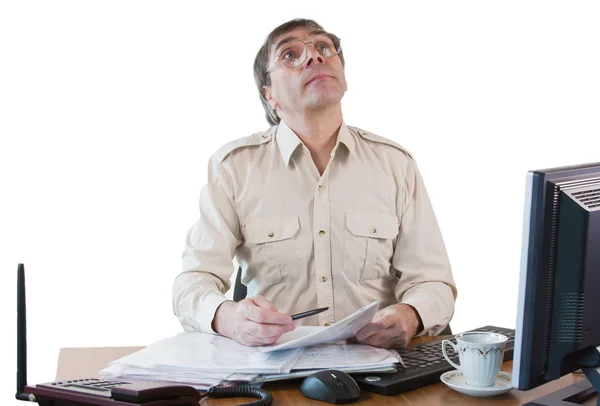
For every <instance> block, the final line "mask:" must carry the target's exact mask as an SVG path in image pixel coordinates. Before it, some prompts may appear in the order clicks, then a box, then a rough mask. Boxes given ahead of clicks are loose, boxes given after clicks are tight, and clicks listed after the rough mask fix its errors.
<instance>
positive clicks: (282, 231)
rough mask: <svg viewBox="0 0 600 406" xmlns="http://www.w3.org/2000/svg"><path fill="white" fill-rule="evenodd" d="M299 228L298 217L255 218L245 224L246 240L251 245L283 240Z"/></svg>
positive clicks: (291, 235)
mask: <svg viewBox="0 0 600 406" xmlns="http://www.w3.org/2000/svg"><path fill="white" fill-rule="evenodd" d="M299 228H300V223H299V222H298V216H287V217H281V216H273V217H257V218H254V219H252V220H250V222H249V223H248V224H246V239H247V240H248V242H250V243H253V244H260V243H264V242H273V241H280V240H285V239H286V238H291V237H293V236H294V235H295V234H296V233H297V232H298V229H299Z"/></svg>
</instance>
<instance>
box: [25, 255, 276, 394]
mask: <svg viewBox="0 0 600 406" xmlns="http://www.w3.org/2000/svg"><path fill="white" fill-rule="evenodd" d="M15 397H16V398H17V399H18V400H24V401H30V402H37V403H38V404H39V405H40V406H79V405H96V406H198V402H199V401H200V400H201V399H202V398H204V397H210V398H225V397H252V398H258V399H260V400H257V401H254V402H251V403H247V404H246V405H248V406H269V405H271V404H272V402H273V397H272V396H271V394H270V393H269V392H267V391H265V390H263V389H259V388H254V387H247V386H234V387H212V388H210V389H209V390H208V391H206V392H205V393H203V394H200V393H199V392H198V391H197V390H196V389H195V388H194V387H192V386H190V385H179V384H176V383H173V382H128V381H127V380H101V379H96V378H82V379H70V380H64V381H55V382H47V383H42V384H37V385H27V332H26V300H25V267H24V265H23V264H19V266H18V270H17V393H16V396H15Z"/></svg>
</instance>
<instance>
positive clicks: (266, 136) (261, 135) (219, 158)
mask: <svg viewBox="0 0 600 406" xmlns="http://www.w3.org/2000/svg"><path fill="white" fill-rule="evenodd" d="M272 138H273V131H271V130H269V131H259V132H256V133H254V134H252V135H250V136H248V137H243V138H239V139H237V140H233V141H231V142H228V143H227V144H225V145H223V146H222V147H221V148H219V149H218V150H217V152H215V154H214V155H213V158H214V159H215V160H216V162H217V163H221V162H223V160H224V159H225V158H226V157H227V155H229V154H230V153H232V152H233V151H235V150H236V149H238V148H243V147H250V146H254V145H261V144H265V143H267V142H269V141H271V139H272Z"/></svg>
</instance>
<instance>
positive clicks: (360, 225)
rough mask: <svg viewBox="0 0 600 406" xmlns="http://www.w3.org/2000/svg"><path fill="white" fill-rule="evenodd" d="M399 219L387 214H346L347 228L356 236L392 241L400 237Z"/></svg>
mask: <svg viewBox="0 0 600 406" xmlns="http://www.w3.org/2000/svg"><path fill="white" fill-rule="evenodd" d="M399 225H400V224H399V222H398V217H396V216H392V215H390V214H385V213H346V226H347V227H348V230H350V231H351V232H352V234H354V235H358V236H360V237H370V238H385V239H392V238H394V237H396V236H397V235H398V227H399Z"/></svg>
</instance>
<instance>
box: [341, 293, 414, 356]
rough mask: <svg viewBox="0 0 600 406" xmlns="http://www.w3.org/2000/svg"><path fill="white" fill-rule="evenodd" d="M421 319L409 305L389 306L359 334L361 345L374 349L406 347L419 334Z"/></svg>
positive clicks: (358, 338)
mask: <svg viewBox="0 0 600 406" xmlns="http://www.w3.org/2000/svg"><path fill="white" fill-rule="evenodd" d="M420 325H421V319H420V317H419V314H418V313H417V311H416V310H415V309H414V308H413V307H412V306H409V305H407V304H403V303H401V304H397V305H392V306H388V307H386V308H385V309H382V310H379V311H378V312H377V313H375V317H373V321H371V322H370V323H369V324H367V325H366V326H364V327H363V328H362V329H361V330H360V331H359V332H358V333H357V334H356V340H352V341H353V342H357V343H359V344H368V345H371V346H373V347H381V348H396V347H406V345H407V344H408V342H409V341H410V340H411V339H412V338H413V337H414V336H415V335H416V334H417V333H418V332H419V328H420Z"/></svg>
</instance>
